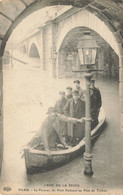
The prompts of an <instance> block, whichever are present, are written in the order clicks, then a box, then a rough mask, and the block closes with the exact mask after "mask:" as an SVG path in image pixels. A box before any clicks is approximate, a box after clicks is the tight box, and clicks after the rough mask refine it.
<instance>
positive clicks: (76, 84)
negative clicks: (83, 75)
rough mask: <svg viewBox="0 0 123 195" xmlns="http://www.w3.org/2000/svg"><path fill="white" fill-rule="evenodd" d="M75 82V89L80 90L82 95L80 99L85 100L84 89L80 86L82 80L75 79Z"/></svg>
mask: <svg viewBox="0 0 123 195" xmlns="http://www.w3.org/2000/svg"><path fill="white" fill-rule="evenodd" d="M73 83H74V90H78V91H79V95H80V99H81V100H84V95H83V89H82V88H81V87H80V81H79V80H75V81H74V82H73Z"/></svg>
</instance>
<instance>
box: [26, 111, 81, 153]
mask: <svg viewBox="0 0 123 195" xmlns="http://www.w3.org/2000/svg"><path fill="white" fill-rule="evenodd" d="M47 114H48V117H47V118H46V119H45V120H44V122H43V124H42V126H41V128H40V129H39V131H38V132H37V133H36V135H35V136H34V137H33V138H32V140H31V141H30V142H29V143H28V145H27V148H35V147H37V146H39V145H40V144H41V143H43V146H44V150H46V151H48V152H49V151H50V148H52V147H55V145H56V143H61V144H62V145H63V146H64V147H65V148H69V146H68V145H67V144H66V143H65V142H64V140H63V137H62V133H61V129H60V123H59V122H60V121H64V122H70V123H72V124H76V123H82V122H83V121H84V119H83V118H81V119H76V118H69V117H66V116H64V115H61V114H58V113H57V110H56V109H55V108H54V107H50V108H49V109H48V112H47Z"/></svg>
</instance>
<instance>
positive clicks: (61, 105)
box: [55, 91, 67, 114]
mask: <svg viewBox="0 0 123 195" xmlns="http://www.w3.org/2000/svg"><path fill="white" fill-rule="evenodd" d="M59 96H60V98H59V100H58V101H57V102H56V104H55V109H56V110H57V112H58V114H64V107H65V105H66V103H67V99H66V97H65V92H64V91H59Z"/></svg>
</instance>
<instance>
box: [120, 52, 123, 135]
mask: <svg viewBox="0 0 123 195" xmlns="http://www.w3.org/2000/svg"><path fill="white" fill-rule="evenodd" d="M119 65H120V69H119V81H120V82H119V96H120V130H121V132H122V133H123V54H122V55H120V56H119Z"/></svg>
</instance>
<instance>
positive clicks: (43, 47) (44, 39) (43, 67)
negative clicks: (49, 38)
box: [42, 27, 46, 70]
mask: <svg viewBox="0 0 123 195" xmlns="http://www.w3.org/2000/svg"><path fill="white" fill-rule="evenodd" d="M45 44H46V37H45V27H43V28H42V69H43V70H46V62H45V52H46V49H45V48H46V47H45Z"/></svg>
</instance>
